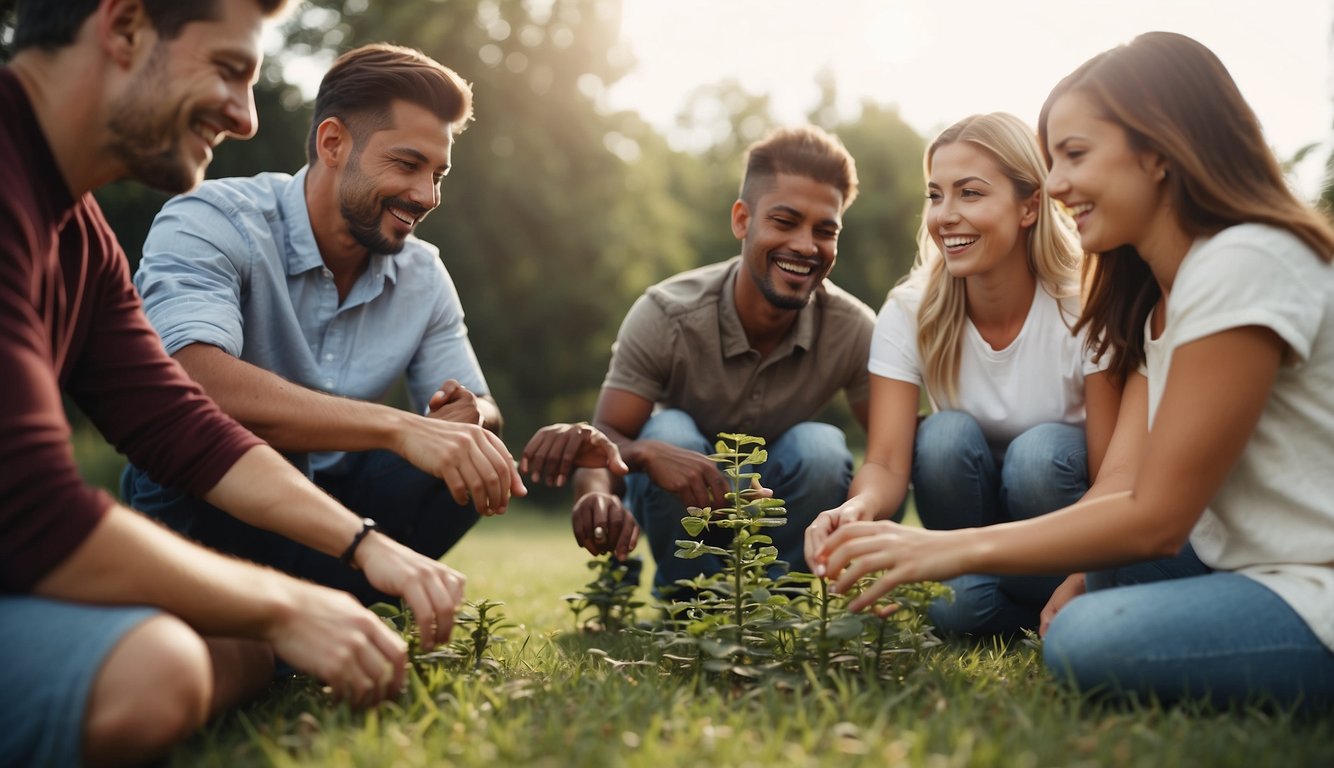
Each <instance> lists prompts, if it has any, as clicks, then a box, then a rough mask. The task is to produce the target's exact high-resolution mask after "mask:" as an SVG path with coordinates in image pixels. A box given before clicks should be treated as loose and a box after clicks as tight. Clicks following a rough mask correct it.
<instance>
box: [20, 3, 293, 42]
mask: <svg viewBox="0 0 1334 768" xmlns="http://www.w3.org/2000/svg"><path fill="white" fill-rule="evenodd" d="M139 1H140V2H141V3H142V4H143V6H144V11H145V12H146V13H147V14H148V19H149V21H151V22H152V24H153V29H155V30H157V34H158V37H160V38H162V39H163V40H172V39H175V37H176V36H177V35H178V34H180V32H181V28H182V27H184V26H185V25H186V24H189V23H190V22H192V21H215V20H217V19H218V18H219V17H220V16H221V14H220V12H219V9H218V3H219V2H221V0H139ZM252 1H253V2H254V3H255V4H256V5H258V6H259V8H260V10H261V11H262V12H263V13H264V15H265V16H273V15H274V14H276V13H278V12H279V11H280V10H282V8H283V6H285V5H287V0H252ZM97 5H98V0H19V4H18V18H17V20H16V21H15V23H14V43H13V45H12V49H13V50H14V51H15V52H17V51H21V50H23V49H24V48H40V49H42V50H46V51H53V50H56V49H58V48H64V47H65V46H67V45H69V44H71V43H73V42H74V38H75V36H76V35H78V34H79V27H82V26H83V22H84V21H85V20H87V18H88V16H89V14H91V13H92V12H93V11H94V10H96V9H97Z"/></svg>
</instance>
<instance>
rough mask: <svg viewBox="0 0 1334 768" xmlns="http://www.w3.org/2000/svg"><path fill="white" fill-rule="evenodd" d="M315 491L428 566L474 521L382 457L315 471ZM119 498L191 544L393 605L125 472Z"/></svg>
mask: <svg viewBox="0 0 1334 768" xmlns="http://www.w3.org/2000/svg"><path fill="white" fill-rule="evenodd" d="M312 479H313V480H314V482H315V484H316V485H318V486H320V487H321V488H323V489H324V490H325V491H327V492H328V493H329V495H331V496H333V497H334V498H336V499H338V501H340V502H341V503H342V504H343V506H345V507H347V508H348V509H350V510H352V511H353V512H356V513H357V514H358V515H361V516H362V517H370V518H373V519H374V520H375V522H376V523H377V524H378V525H379V527H380V530H381V531H382V532H383V533H385V534H387V535H389V536H390V537H392V538H394V539H396V540H397V541H399V542H401V543H403V544H405V545H407V546H409V547H412V548H413V549H415V550H417V551H418V552H420V553H422V554H423V555H426V556H427V557H430V558H432V559H439V558H440V557H441V556H442V555H444V554H445V552H446V551H448V550H449V548H450V547H452V546H454V544H455V543H456V542H458V540H459V539H461V538H463V534H465V533H467V532H468V529H469V528H471V527H472V526H473V523H476V522H477V519H478V517H479V515H478V514H477V511H476V510H475V509H473V508H472V507H470V506H463V505H460V504H459V503H458V502H456V501H454V497H453V496H451V495H450V493H449V489H448V488H447V487H446V486H445V484H444V483H443V482H441V481H440V480H438V479H436V478H435V477H433V476H431V475H428V474H426V473H425V472H422V471H421V470H419V469H417V468H416V467H414V466H413V465H412V464H410V463H408V462H407V461H406V460H405V459H403V458H401V457H399V456H398V455H397V454H394V453H390V452H389V451H370V452H366V453H349V454H347V456H346V457H345V458H344V460H343V462H342V464H341V465H340V466H339V467H338V469H337V470H336V471H330V472H316V473H314V477H313V478H312ZM120 494H121V498H122V499H124V500H125V503H126V504H127V505H129V506H130V507H132V508H134V509H137V510H139V511H140V512H143V513H144V514H146V515H148V516H149V517H153V518H156V519H158V520H160V521H162V522H163V523H165V524H166V525H167V526H168V527H170V528H173V529H175V530H176V531H177V532H178V533H180V534H182V535H184V536H186V537H188V538H191V539H194V540H195V541H198V542H199V543H201V544H203V545H205V546H207V547H211V548H213V549H216V550H219V551H221V552H226V553H228V554H232V555H236V556H237V557H241V558H244V559H246V560H250V561H253V562H256V563H262V564H264V565H271V566H273V567H274V568H277V569H278V570H280V571H285V572H287V573H290V574H292V575H293V576H297V577H299V578H303V579H306V580H308V581H313V582H316V583H318V584H324V585H325V586H329V587H333V588H335V589H341V590H343V591H345V592H351V593H352V594H353V595H354V596H356V597H357V599H359V600H361V602H362V603H363V604H365V605H371V604H373V603H377V602H388V603H393V604H397V603H398V598H396V597H391V596H389V595H386V594H385V593H383V592H381V591H379V590H377V589H375V588H374V587H372V586H371V585H370V582H368V581H367V580H366V576H365V575H364V574H363V573H362V572H361V571H359V570H355V569H353V568H349V567H347V566H345V565H343V564H342V563H339V562H338V558H337V557H336V556H330V555H326V554H324V553H322V552H317V551H315V550H313V549H311V548H309V547H307V546H305V545H302V544H298V543H296V542H294V541H292V540H291V539H288V538H286V537H283V536H279V535H278V534H275V533H270V532H269V531H264V530H261V529H259V528H255V527H253V526H250V525H247V524H246V523H243V522H241V521H240V520H237V519H236V518H234V517H232V516H231V515H229V514H227V513H226V512H223V511H222V510H220V509H218V508H217V507H214V506H212V505H210V504H208V503H207V502H205V501H203V500H202V499H198V498H196V497H194V496H190V495H189V494H187V493H184V492H182V491H179V490H177V489H175V488H168V487H164V486H162V485H159V484H157V483H156V482H154V481H153V480H152V479H151V478H150V477H149V476H148V473H146V472H144V471H143V470H141V469H139V468H137V467H135V466H134V465H129V466H127V467H126V468H125V471H124V473H123V474H122V475H121V479H120Z"/></svg>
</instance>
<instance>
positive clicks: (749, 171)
mask: <svg viewBox="0 0 1334 768" xmlns="http://www.w3.org/2000/svg"><path fill="white" fill-rule="evenodd" d="M856 195H857V172H856V167H855V165H854V163H853V159H852V157H851V156H850V155H849V154H848V152H847V150H846V149H845V148H844V147H843V145H842V144H841V143H840V142H839V141H838V140H837V139H836V138H834V137H832V136H829V135H828V134H826V133H824V132H823V131H821V130H819V129H818V128H814V127H804V128H794V129H784V130H779V131H776V132H774V133H772V134H770V135H769V136H768V137H766V138H765V139H763V140H762V141H760V142H758V143H756V144H754V145H753V146H751V147H750V149H749V150H748V151H747V161H746V173H745V178H744V180H743V181H742V184H741V194H740V197H739V199H738V200H737V201H736V202H735V203H733V205H732V233H733V234H734V235H735V236H736V238H737V239H738V240H740V241H741V255H740V256H738V257H734V258H731V259H729V260H727V261H724V262H721V263H718V264H713V265H711V266H707V267H701V268H699V269H694V270H690V271H688V272H684V273H682V274H679V275H676V276H674V277H671V278H669V279H667V280H665V281H663V282H661V283H658V284H657V285H654V286H652V287H651V288H649V289H648V290H647V291H646V292H645V293H644V295H643V296H641V297H640V298H639V300H638V301H636V302H635V304H634V306H633V307H631V309H630V312H629V314H628V315H626V318H625V320H624V322H623V323H622V324H621V330H620V333H619V334H618V335H617V339H616V343H615V345H613V347H612V358H611V366H610V368H609V369H608V371H607V377H606V379H605V380H604V381H603V383H602V392H601V395H600V396H599V398H598V405H597V414H596V416H595V417H594V422H593V423H594V426H596V427H597V428H598V429H601V430H602V431H603V432H605V433H606V434H607V435H608V436H609V437H611V439H612V440H613V441H615V442H616V444H617V445H618V446H619V448H620V451H621V455H622V457H623V458H624V460H625V462H626V464H628V465H629V467H630V472H631V474H629V475H628V476H627V477H626V478H625V480H624V487H619V480H618V479H616V478H615V477H614V476H613V475H612V474H611V473H610V472H609V471H607V470H605V469H582V470H579V471H578V472H577V473H576V475H575V480H574V486H575V499H576V501H575V505H574V529H575V538H576V539H577V540H578V542H579V544H580V545H581V546H584V547H585V548H586V549H588V550H589V551H590V552H594V553H601V552H614V553H615V554H616V555H617V556H618V557H622V558H624V557H625V555H626V554H627V553H628V551H629V549H630V548H632V546H633V543H634V541H635V540H636V539H637V537H638V534H639V529H640V528H642V530H643V532H644V533H645V534H647V536H648V540H649V548H650V549H651V551H652V553H653V557H654V559H655V560H656V561H657V566H658V571H657V576H656V578H655V579H654V589H655V591H657V592H658V593H659V594H663V592H664V588H665V587H669V586H670V585H671V584H672V583H673V582H674V581H675V580H677V579H689V578H692V577H693V576H695V575H697V574H700V573H709V572H713V571H716V570H718V569H719V568H720V567H721V563H720V562H719V560H718V559H717V558H716V557H714V556H712V555H706V556H704V557H700V558H698V559H693V560H682V559H678V558H675V557H674V556H673V553H674V551H675V541H676V540H677V539H678V538H682V536H683V531H682V529H681V524H680V521H681V517H682V516H683V515H684V513H685V508H686V506H687V505H690V506H698V507H704V506H710V505H713V506H717V505H718V504H720V503H724V502H723V495H724V494H725V493H726V492H727V490H728V486H727V481H726V479H725V478H724V476H723V474H722V472H721V471H720V469H719V467H718V465H717V464H715V463H714V462H713V461H711V460H710V459H709V458H708V454H709V453H710V452H712V450H713V449H712V446H713V443H714V441H715V440H716V439H717V434H718V433H719V432H743V433H746V434H751V435H756V436H759V437H763V438H764V439H765V440H766V441H767V443H768V445H767V448H768V451H769V461H768V463H766V464H765V465H764V466H763V467H761V470H762V471H763V474H764V485H765V486H766V487H769V488H771V489H772V490H773V491H774V494H775V495H776V496H778V497H779V498H782V499H785V500H786V501H787V508H788V524H787V525H785V526H782V527H780V528H775V529H773V530H772V531H771V532H770V533H771V534H772V536H773V539H774V544H775V546H777V548H778V552H779V558H780V559H782V560H784V561H786V562H787V563H788V564H789V565H790V566H791V568H792V569H793V570H801V571H806V570H809V569H808V568H807V565H806V561H805V559H804V557H803V554H802V544H803V533H804V531H805V530H806V526H807V525H808V524H809V523H810V522H811V521H812V520H813V519H815V516H816V515H818V514H819V513H820V512H821V511H822V510H825V509H830V508H832V507H836V506H838V505H839V504H841V503H843V501H844V500H845V498H846V497H847V491H848V484H849V482H850V481H851V478H852V455H851V454H850V452H849V451H848V448H847V444H846V441H845V438H844V435H843V433H842V431H841V430H839V429H838V428H836V427H834V426H832V425H829V424H821V423H817V422H812V421H810V419H811V418H813V417H814V416H815V415H816V414H817V413H819V411H820V410H822V409H823V408H824V407H825V405H827V404H828V403H829V401H830V400H831V399H832V398H833V397H834V395H835V394H837V393H838V392H839V391H840V390H842V391H844V392H845V393H846V394H847V397H848V402H849V404H850V405H851V407H852V411H853V413H854V414H855V415H856V417H857V420H858V421H859V422H860V423H861V425H862V428H863V429H865V428H866V419H867V404H868V399H869V397H870V389H869V382H868V378H867V372H866V361H867V354H868V351H869V349H870V346H871V332H872V329H873V326H874V324H875V314H874V312H872V311H871V309H870V308H869V307H867V306H866V305H865V304H863V303H862V302H861V301H859V300H857V299H856V298H855V297H853V296H852V295H850V294H848V293H847V292H846V291H844V290H842V289H841V288H839V287H838V286H836V285H834V284H833V283H832V282H830V281H829V280H828V279H827V277H828V275H829V271H830V270H831V269H832V268H833V266H834V260H835V257H836V255H837V251H838V234H839V230H840V228H841V226H842V214H843V211H845V210H846V209H847V207H848V206H849V205H851V204H852V201H853V199H854V198H855V197H856ZM627 512H628V513H629V514H627ZM632 516H633V517H632ZM636 523H637V524H638V525H636Z"/></svg>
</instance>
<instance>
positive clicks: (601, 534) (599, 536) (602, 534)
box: [593, 525, 607, 541]
mask: <svg viewBox="0 0 1334 768" xmlns="http://www.w3.org/2000/svg"><path fill="white" fill-rule="evenodd" d="M605 538H607V532H606V531H605V530H603V528H602V526H600V525H599V526H597V527H596V528H594V529H593V539H594V540H596V541H602V540H603V539H605Z"/></svg>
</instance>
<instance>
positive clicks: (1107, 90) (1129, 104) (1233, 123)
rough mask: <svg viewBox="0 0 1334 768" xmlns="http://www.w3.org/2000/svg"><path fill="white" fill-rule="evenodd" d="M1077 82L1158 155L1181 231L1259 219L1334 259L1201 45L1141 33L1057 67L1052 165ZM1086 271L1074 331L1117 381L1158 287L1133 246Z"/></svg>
mask: <svg viewBox="0 0 1334 768" xmlns="http://www.w3.org/2000/svg"><path fill="white" fill-rule="evenodd" d="M1075 91H1078V92H1080V93H1082V94H1084V95H1086V96H1088V97H1089V98H1090V99H1091V100H1092V101H1093V102H1095V103H1096V104H1098V105H1099V106H1100V107H1101V109H1102V112H1103V114H1102V115H1101V116H1100V117H1101V118H1102V119H1104V120H1107V121H1110V122H1112V123H1115V124H1117V125H1119V126H1121V127H1122V128H1123V129H1124V130H1125V132H1126V138H1127V142H1128V143H1129V145H1130V146H1131V148H1133V149H1135V150H1140V151H1143V150H1148V151H1152V152H1154V153H1157V154H1158V155H1161V156H1162V157H1163V159H1164V160H1165V162H1166V166H1167V176H1166V179H1165V181H1164V183H1165V184H1166V185H1167V186H1166V189H1167V193H1168V195H1169V197H1170V199H1171V203H1172V206H1173V209H1174V210H1175V212H1176V215H1177V218H1178V224H1179V225H1180V226H1181V228H1182V229H1183V230H1184V231H1185V232H1186V234H1188V235H1190V236H1192V237H1199V236H1203V235H1212V234H1216V233H1217V232H1219V231H1221V230H1223V229H1226V228H1227V227H1230V226H1233V225H1236V224H1243V223H1247V222H1254V223H1261V224H1268V225H1271V226H1274V227H1278V228H1281V229H1285V230H1287V231H1289V232H1291V233H1292V234H1293V235H1294V236H1296V237H1297V238H1298V239H1300V240H1301V241H1302V242H1303V243H1305V244H1306V245H1307V246H1309V247H1310V248H1311V249H1312V250H1313V251H1315V253H1316V255H1317V256H1319V257H1320V258H1322V259H1324V260H1325V261H1330V259H1331V257H1332V256H1334V229H1331V227H1330V225H1329V222H1328V221H1326V220H1325V219H1324V218H1323V217H1322V216H1321V215H1320V214H1319V213H1317V212H1316V211H1315V210H1314V209H1312V208H1310V207H1309V206H1307V205H1305V204H1303V203H1302V202H1301V201H1300V200H1298V199H1297V197H1296V196H1295V195H1294V194H1293V192H1292V190H1291V189H1290V188H1289V187H1288V184H1287V181H1286V180H1285V179H1284V178H1283V172H1282V170H1280V168H1279V165H1278V161H1277V160H1275V159H1274V155H1273V153H1272V152H1271V151H1270V149H1269V145H1268V144H1267V143H1266V142H1265V138H1264V133H1263V131H1262V130H1261V128H1260V121H1259V119H1257V118H1256V116H1255V113H1254V112H1253V111H1252V110H1251V108H1250V105H1248V104H1247V103H1246V100H1245V99H1244V98H1242V95H1241V91H1240V90H1239V89H1238V88H1237V84H1236V83H1235V82H1234V81H1233V80H1232V76H1231V75H1229V74H1228V71H1227V68H1226V67H1224V66H1223V63H1222V62H1221V61H1219V59H1218V57H1217V56H1215V55H1214V54H1213V52H1212V51H1210V50H1209V49H1208V48H1206V47H1204V46H1203V45H1201V44H1200V43H1198V42H1196V41H1195V40H1192V39H1191V38H1189V37H1186V36H1184V35H1179V34H1175V33H1171V32H1147V33H1145V34H1143V35H1140V36H1139V37H1136V38H1135V39H1134V40H1132V41H1131V42H1130V43H1129V44H1127V45H1123V46H1119V47H1117V48H1113V49H1111V50H1109V51H1105V52H1103V53H1101V54H1099V55H1097V56H1095V57H1093V58H1092V59H1090V60H1089V61H1087V62H1085V63H1084V64H1083V65H1082V66H1080V67H1079V68H1078V69H1076V70H1075V71H1074V72H1072V73H1071V74H1070V75H1068V76H1066V78H1065V79H1064V80H1062V81H1061V82H1060V83H1058V84H1057V85H1056V87H1055V88H1054V89H1052V92H1051V94H1050V95H1049V96H1048V97H1047V101H1046V103H1045V104H1043V106H1042V113H1041V116H1040V117H1039V119H1038V136H1039V139H1040V143H1041V145H1042V151H1043V152H1044V154H1045V155H1046V158H1047V163H1048V165H1049V166H1050V164H1051V155H1050V151H1049V147H1048V145H1047V118H1048V115H1049V114H1050V112H1051V109H1052V105H1054V104H1055V103H1056V101H1057V100H1058V99H1060V98H1061V97H1062V96H1064V95H1066V94H1067V93H1071V92H1075ZM1084 279H1085V291H1086V296H1085V301H1084V309H1083V313H1082V315H1081V316H1080V318H1079V322H1078V323H1077V324H1076V326H1075V329H1076V331H1078V330H1080V329H1083V328H1087V329H1088V339H1089V341H1088V343H1089V347H1090V349H1092V350H1093V351H1094V352H1095V354H1096V356H1097V357H1099V358H1100V357H1101V356H1102V355H1103V354H1105V353H1107V352H1108V351H1109V350H1110V351H1111V353H1112V358H1111V365H1110V367H1109V369H1108V370H1109V371H1111V373H1112V375H1113V377H1115V378H1116V379H1118V380H1120V381H1124V380H1125V378H1126V377H1127V376H1129V375H1130V374H1131V373H1133V372H1134V371H1136V370H1137V369H1138V368H1139V366H1140V365H1141V364H1142V363H1143V362H1144V322H1145V320H1146V318H1147V317H1148V314H1149V311H1150V310H1151V309H1152V308H1153V306H1154V304H1156V303H1157V301H1158V299H1159V297H1160V296H1161V293H1160V291H1159V288H1158V284H1157V282H1156V281H1155V280H1154V277H1153V274H1152V272H1150V270H1149V268H1148V265H1146V264H1145V263H1144V261H1143V260H1142V259H1140V258H1139V254H1138V253H1137V252H1136V251H1135V249H1134V248H1132V247H1130V246H1122V247H1120V248H1117V249H1115V250H1112V251H1109V252H1107V253H1102V254H1090V255H1089V256H1088V257H1087V258H1086V260H1085V262H1084Z"/></svg>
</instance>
